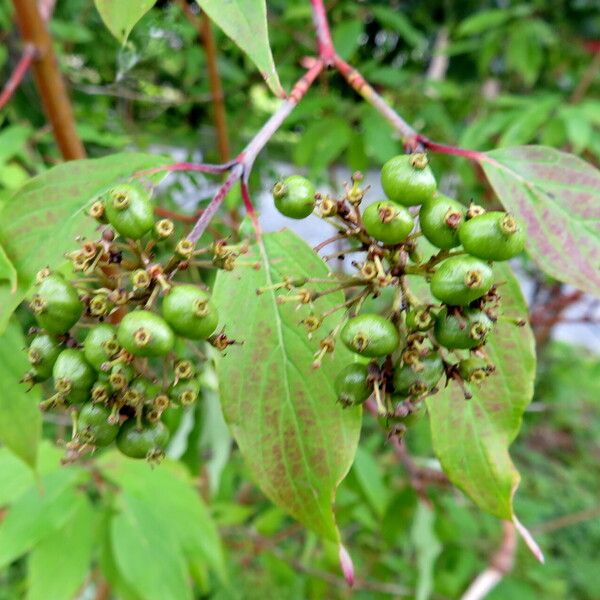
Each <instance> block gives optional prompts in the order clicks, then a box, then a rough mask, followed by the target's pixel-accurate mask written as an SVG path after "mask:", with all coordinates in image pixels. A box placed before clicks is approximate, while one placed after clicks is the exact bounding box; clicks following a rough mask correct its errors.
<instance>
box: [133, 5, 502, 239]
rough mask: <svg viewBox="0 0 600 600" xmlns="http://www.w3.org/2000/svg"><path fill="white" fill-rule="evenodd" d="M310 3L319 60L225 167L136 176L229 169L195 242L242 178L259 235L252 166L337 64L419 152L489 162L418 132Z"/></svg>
mask: <svg viewBox="0 0 600 600" xmlns="http://www.w3.org/2000/svg"><path fill="white" fill-rule="evenodd" d="M311 6H312V11H313V21H314V25H315V30H316V34H317V41H318V46H319V59H318V60H316V59H306V60H305V61H304V64H305V66H307V67H308V71H307V72H306V73H305V74H304V76H303V77H302V78H301V79H300V80H298V82H297V83H296V85H295V86H294V88H293V89H292V91H291V93H290V95H289V96H288V97H287V99H286V100H284V102H283V103H282V104H281V105H280V107H279V109H278V110H277V111H276V112H275V113H274V114H273V115H272V116H271V118H270V119H269V120H268V121H267V122H266V123H265V124H264V125H263V127H262V128H261V130H260V131H259V132H258V133H257V134H256V135H255V136H254V138H253V139H252V140H251V141H250V143H249V144H248V145H247V146H246V148H245V149H244V150H243V151H242V152H241V153H240V154H239V155H238V156H237V157H236V158H235V159H234V160H233V161H230V162H228V163H225V164H222V165H208V164H191V163H175V164H172V165H169V166H167V167H158V168H156V169H149V170H147V171H141V172H139V173H137V174H136V175H137V176H140V175H149V174H152V173H157V172H160V171H201V172H205V173H222V172H225V171H230V174H229V177H228V178H227V179H226V180H225V183H224V184H223V185H222V186H221V187H220V188H219V190H218V191H217V193H216V194H215V196H214V197H213V199H212V200H211V202H210V204H209V205H208V207H207V208H206V210H204V211H203V212H202V214H201V215H200V218H199V219H198V221H197V222H196V223H195V225H194V228H193V229H192V231H191V232H190V235H189V236H188V238H189V239H190V240H191V241H192V242H194V243H195V242H197V240H198V239H199V238H200V236H201V235H202V234H203V233H204V231H205V230H206V227H207V226H208V224H209V222H210V220H211V219H212V217H213V215H214V214H215V213H216V211H217V210H218V209H219V207H220V205H221V204H222V202H223V200H224V199H225V196H226V195H227V192H228V191H229V190H230V189H231V188H232V186H233V184H234V183H235V182H236V181H237V180H238V179H239V180H240V183H241V192H242V199H243V201H244V205H245V206H246V210H247V211H248V214H249V216H250V218H251V219H252V222H253V224H254V226H255V230H256V232H257V235H258V236H260V229H259V227H258V220H257V217H256V213H255V211H254V208H253V206H252V202H251V199H250V194H249V192H248V178H249V175H250V170H251V169H252V165H253V164H254V161H255V160H256V157H257V156H258V154H259V152H260V151H261V150H262V149H263V148H264V146H265V144H266V143H267V142H268V141H269V140H270V139H271V137H272V136H273V135H274V134H275V132H276V131H277V130H278V129H279V127H280V126H281V124H282V123H283V121H284V120H285V119H286V117H287V116H288V115H289V114H290V113H291V112H292V110H293V109H294V108H295V106H296V105H297V104H298V102H300V100H301V99H302V98H303V96H304V95H305V94H306V92H307V91H308V89H309V88H310V86H311V85H312V84H313V82H314V81H315V79H316V78H317V77H318V75H319V74H320V73H321V72H322V70H323V69H324V68H325V67H329V66H335V68H336V69H337V70H338V71H339V72H340V73H341V75H342V76H343V77H344V78H345V79H346V81H347V82H348V84H349V85H350V86H351V87H352V88H353V89H354V90H355V91H356V92H357V93H358V94H360V95H361V96H362V97H363V98H364V99H365V100H366V101H367V102H369V103H370V104H371V105H372V106H373V107H374V108H375V109H376V110H377V111H378V112H380V113H381V114H382V115H383V116H384V117H385V118H386V119H387V120H388V121H389V122H390V123H391V124H392V126H393V127H394V128H395V129H396V130H397V131H398V132H399V133H400V135H401V136H402V138H403V140H404V143H405V146H406V147H407V149H408V150H410V151H416V150H422V149H424V148H426V149H428V150H431V151H432V152H438V153H440V154H450V155H453V156H462V157H464V158H468V159H470V160H474V161H478V162H482V161H486V160H490V159H489V158H488V157H487V155H486V154H484V153H482V152H478V151H476V150H467V149H464V148H457V147H454V146H448V145H445V144H438V143H437V142H433V141H431V140H430V139H428V138H427V137H425V136H424V135H421V134H419V133H417V132H416V131H415V130H414V129H413V128H412V127H411V126H410V125H409V124H408V123H407V122H406V121H405V120H404V119H403V118H402V117H401V116H400V115H399V114H398V113H397V112H396V111H395V110H394V109H393V108H392V107H391V106H390V105H389V104H388V103H387V102H386V101H385V100H384V99H383V97H382V96H381V95H379V94H378V93H377V92H376V91H375V89H374V88H373V87H372V86H371V85H370V84H369V83H368V82H367V81H366V80H365V78H364V77H363V76H362V75H361V74H360V73H359V72H358V71H357V70H356V69H355V68H354V67H352V66H351V65H349V64H348V63H347V62H346V61H344V60H343V59H342V58H340V57H339V56H338V55H337V54H336V52H335V48H334V45H333V41H332V39H331V31H330V28H329V22H328V20H327V11H326V9H325V5H324V2H323V0H311Z"/></svg>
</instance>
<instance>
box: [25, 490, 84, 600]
mask: <svg viewBox="0 0 600 600" xmlns="http://www.w3.org/2000/svg"><path fill="white" fill-rule="evenodd" d="M94 532H95V513H94V509H93V508H92V505H91V503H90V501H89V500H88V499H87V497H86V496H83V495H79V496H77V498H76V501H75V504H74V506H73V507H72V510H71V511H70V514H69V518H68V519H67V521H66V522H65V523H64V524H63V526H62V527H61V528H60V529H58V530H56V531H53V532H52V533H51V534H50V535H48V536H47V537H45V538H43V539H42V540H41V542H40V543H39V544H37V545H36V546H35V548H34V549H33V551H32V552H31V554H30V556H29V563H28V565H29V569H28V580H29V588H28V590H27V600H47V599H48V598H52V600H71V599H72V598H74V597H75V596H76V595H77V590H79V588H80V587H81V586H82V584H83V583H84V581H85V577H86V575H87V573H88V571H89V569H90V562H91V559H92V549H93V545H94Z"/></svg>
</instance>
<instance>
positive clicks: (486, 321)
mask: <svg viewBox="0 0 600 600" xmlns="http://www.w3.org/2000/svg"><path fill="white" fill-rule="evenodd" d="M493 326H494V323H493V322H492V320H491V319H490V318H489V317H488V315H487V314H486V313H485V312H484V311H482V310H478V309H472V308H465V309H463V310H462V311H461V312H460V313H459V312H457V311H448V310H446V309H444V310H442V311H441V312H440V314H439V315H438V316H437V318H436V320H435V327H434V330H433V331H434V334H435V338H436V340H437V341H438V343H439V344H440V345H441V346H445V347H446V348H448V349H449V350H456V349H460V350H468V349H470V348H475V347H477V346H481V345H483V344H485V340H486V339H487V337H488V335H489V333H490V331H491V330H492V328H493Z"/></svg>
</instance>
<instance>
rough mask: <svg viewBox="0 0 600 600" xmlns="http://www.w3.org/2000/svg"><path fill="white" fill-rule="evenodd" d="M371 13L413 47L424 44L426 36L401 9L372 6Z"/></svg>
mask: <svg viewBox="0 0 600 600" xmlns="http://www.w3.org/2000/svg"><path fill="white" fill-rule="evenodd" d="M372 11H373V15H374V16H375V18H376V19H377V20H378V21H379V22H380V23H381V24H382V25H384V26H385V27H389V28H390V29H392V30H393V31H394V32H395V33H397V34H398V35H399V36H400V37H401V38H402V39H403V40H404V41H405V42H406V43H407V44H409V45H411V46H413V48H420V47H423V46H425V44H426V43H427V38H426V37H425V36H424V35H423V34H422V33H421V32H420V31H419V30H418V29H415V27H414V26H413V24H412V23H411V22H410V19H408V18H407V17H406V16H405V15H404V14H403V13H402V12H401V11H399V10H397V9H394V8H390V7H387V6H373V8H372Z"/></svg>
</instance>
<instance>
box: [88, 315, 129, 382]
mask: <svg viewBox="0 0 600 600" xmlns="http://www.w3.org/2000/svg"><path fill="white" fill-rule="evenodd" d="M119 350H120V346H119V343H118V342H117V330H116V328H115V327H114V326H112V325H109V324H108V323H100V325H96V326H95V327H92V328H91V329H90V330H89V331H88V334H87V336H86V338H85V341H84V342H83V353H84V354H85V358H86V359H87V361H88V362H89V363H90V365H92V367H94V369H96V370H97V371H100V370H101V369H102V365H103V364H104V363H105V362H108V361H110V360H111V359H112V358H113V357H114V356H115V355H116V354H117V352H119Z"/></svg>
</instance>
